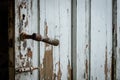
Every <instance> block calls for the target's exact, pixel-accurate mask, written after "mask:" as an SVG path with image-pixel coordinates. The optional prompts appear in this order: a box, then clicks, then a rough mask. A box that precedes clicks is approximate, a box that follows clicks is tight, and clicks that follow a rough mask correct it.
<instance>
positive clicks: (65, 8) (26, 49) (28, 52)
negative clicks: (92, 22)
mask: <svg viewBox="0 0 120 80" xmlns="http://www.w3.org/2000/svg"><path fill="white" fill-rule="evenodd" d="M21 33H25V34H29V35H32V34H33V33H38V34H41V35H42V36H44V37H50V38H52V39H58V40H59V45H58V46H53V45H50V44H47V43H43V42H37V41H34V40H31V39H24V40H22V39H21V36H20V35H21ZM39 79H40V80H67V79H68V80H70V79H71V0H15V80H39Z"/></svg>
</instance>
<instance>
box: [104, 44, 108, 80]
mask: <svg viewBox="0 0 120 80" xmlns="http://www.w3.org/2000/svg"><path fill="white" fill-rule="evenodd" d="M104 73H105V80H107V77H108V75H107V73H108V66H107V46H106V48H105V65H104Z"/></svg>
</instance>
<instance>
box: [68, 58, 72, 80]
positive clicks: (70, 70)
mask: <svg viewBox="0 0 120 80" xmlns="http://www.w3.org/2000/svg"><path fill="white" fill-rule="evenodd" d="M67 68H68V79H67V80H72V73H71V72H72V69H71V66H70V60H68V66H67Z"/></svg>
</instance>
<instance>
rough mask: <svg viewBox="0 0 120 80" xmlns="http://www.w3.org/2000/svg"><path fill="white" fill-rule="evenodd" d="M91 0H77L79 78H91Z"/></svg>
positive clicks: (83, 79)
mask: <svg viewBox="0 0 120 80" xmlns="http://www.w3.org/2000/svg"><path fill="white" fill-rule="evenodd" d="M89 37H90V0H77V80H88V79H89V56H90V54H89V52H90V51H89V48H90V47H89V46H90V43H89Z"/></svg>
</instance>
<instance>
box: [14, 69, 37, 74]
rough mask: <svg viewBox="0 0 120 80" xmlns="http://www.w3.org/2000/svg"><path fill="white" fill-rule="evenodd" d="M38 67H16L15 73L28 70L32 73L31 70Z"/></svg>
mask: <svg viewBox="0 0 120 80" xmlns="http://www.w3.org/2000/svg"><path fill="white" fill-rule="evenodd" d="M36 69H39V68H38V67H27V68H17V69H15V71H16V73H24V72H30V73H31V74H32V71H33V70H36Z"/></svg>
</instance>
